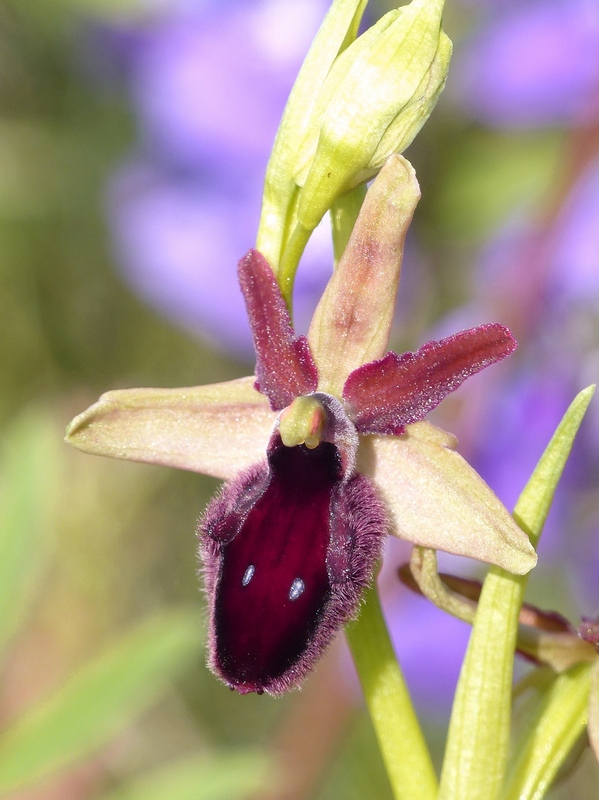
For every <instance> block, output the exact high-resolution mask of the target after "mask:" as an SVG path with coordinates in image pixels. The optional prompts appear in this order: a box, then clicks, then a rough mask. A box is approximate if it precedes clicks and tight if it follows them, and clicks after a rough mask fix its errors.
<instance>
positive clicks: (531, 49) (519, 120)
mask: <svg viewBox="0 0 599 800" xmlns="http://www.w3.org/2000/svg"><path fill="white" fill-rule="evenodd" d="M456 78H457V81H456V82H457V85H458V86H459V90H458V91H459V95H460V98H461V103H462V104H463V106H464V107H465V108H466V109H467V111H468V112H469V113H470V114H471V115H472V116H473V117H474V118H475V119H478V120H479V121H481V122H483V123H485V124H488V125H492V126H496V127H522V126H523V127H527V126H532V127H535V126H539V125H555V124H558V125H576V124H583V123H586V122H589V121H590V120H593V119H596V118H597V117H598V116H599V3H597V1H596V0H535V2H533V3H531V4H524V5H523V4H518V5H516V6H514V7H513V8H512V9H507V10H505V9H502V11H501V14H499V13H496V14H494V15H492V20H491V21H490V22H489V23H488V24H487V25H486V27H484V28H483V29H482V30H481V31H480V32H479V33H478V34H477V35H475V37H474V38H473V40H472V41H471V43H470V45H469V46H466V48H465V49H463V50H462V52H461V54H460V53H458V54H457V58H456V64H455V72H454V80H456Z"/></svg>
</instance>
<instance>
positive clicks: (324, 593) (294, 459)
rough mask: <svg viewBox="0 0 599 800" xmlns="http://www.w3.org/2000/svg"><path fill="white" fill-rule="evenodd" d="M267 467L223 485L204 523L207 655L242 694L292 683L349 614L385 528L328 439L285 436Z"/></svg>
mask: <svg viewBox="0 0 599 800" xmlns="http://www.w3.org/2000/svg"><path fill="white" fill-rule="evenodd" d="M269 467H270V469H269ZM269 467H268V466H267V465H266V464H264V465H263V466H262V467H256V468H254V469H253V470H252V471H248V472H247V473H245V474H244V475H242V476H240V478H239V480H237V481H233V482H231V483H230V484H227V485H225V487H224V488H223V491H222V492H221V494H220V495H219V496H218V497H217V498H215V500H213V501H212V503H211V505H210V506H209V508H208V510H207V512H206V515H205V517H204V519H203V520H202V522H201V524H200V536H201V553H202V557H203V559H204V564H205V580H206V589H207V593H208V596H209V598H210V604H211V614H210V616H211V625H210V628H211V634H210V642H209V650H210V653H209V663H210V666H211V667H212V669H213V670H214V671H215V672H216V673H217V675H219V676H220V677H221V678H222V679H223V680H224V681H225V682H226V683H227V684H228V685H229V686H231V687H232V688H234V689H237V691H239V692H240V693H242V694H245V693H246V692H253V691H255V692H260V693H261V692H263V691H266V692H270V693H271V694H279V693H281V692H284V691H286V690H287V689H289V688H291V687H293V686H297V684H298V683H299V682H300V681H301V679H302V678H303V677H304V676H305V675H306V673H307V672H308V671H309V670H310V669H311V667H312V666H313V664H314V662H315V661H316V659H317V658H318V656H319V655H320V654H321V653H322V651H323V650H324V648H325V647H326V646H327V645H328V643H329V642H330V640H331V638H332V637H333V635H334V634H335V632H336V631H337V630H338V629H339V627H340V626H341V625H342V624H343V623H344V622H346V621H347V620H348V619H350V618H351V616H352V615H353V614H354V613H355V611H356V609H357V606H358V602H359V598H360V594H361V591H362V589H363V588H364V587H365V586H366V584H367V583H368V582H369V581H370V580H371V578H372V573H373V570H374V566H375V564H376V561H377V559H378V557H379V556H380V551H381V546H382V537H383V534H384V532H385V529H386V521H385V514H384V511H383V508H382V506H381V504H380V502H379V501H378V499H377V497H376V494H375V492H374V490H373V488H372V486H371V484H370V482H369V480H368V479H367V478H366V477H364V476H362V475H358V476H354V477H353V478H352V479H350V480H349V481H347V482H342V481H340V480H339V476H340V461H339V456H338V453H337V450H336V448H335V446H334V445H332V444H330V443H328V442H322V443H321V444H320V445H319V446H318V447H317V448H315V449H313V450H309V449H307V448H306V447H304V446H303V445H301V446H298V447H290V448H288V447H284V446H282V445H281V446H280V447H278V448H276V449H274V450H273V452H272V453H271V456H270V457H269ZM265 477H266V478H267V483H266V487H265V488H264V486H265V484H264V480H265ZM256 492H258V495H259V496H257V497H256ZM251 497H254V498H255V499H254V504H253V505H252V507H251V508H250V509H249V510H248V509H247V507H246V501H247V499H248V498H251ZM231 534H233V535H232V536H231Z"/></svg>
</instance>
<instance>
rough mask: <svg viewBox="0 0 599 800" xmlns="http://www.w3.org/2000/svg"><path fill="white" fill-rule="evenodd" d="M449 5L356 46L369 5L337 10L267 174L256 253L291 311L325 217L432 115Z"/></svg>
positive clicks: (343, 0)
mask: <svg viewBox="0 0 599 800" xmlns="http://www.w3.org/2000/svg"><path fill="white" fill-rule="evenodd" d="M443 2H444V0H413V2H412V3H410V4H409V5H407V6H403V7H402V8H399V9H396V10H394V11H390V12H389V13H388V14H386V15H385V16H383V17H382V18H381V19H380V20H379V21H378V22H377V23H376V24H375V25H374V26H373V27H372V28H370V29H369V30H367V31H366V32H365V33H364V34H363V35H362V36H360V37H359V38H358V39H355V40H354V38H353V37H354V36H355V28H356V26H357V21H359V18H360V16H361V13H362V10H363V6H364V3H363V2H359V3H358V2H356V1H355V0H352V2H349V1H348V0H337V2H335V3H333V6H332V8H331V10H330V12H329V14H328V16H327V18H326V19H325V21H324V23H323V26H322V28H321V30H320V31H319V34H318V36H317V37H316V39H315V42H314V45H313V46H312V49H311V50H310V53H309V54H308V57H307V58H306V62H305V64H304V67H303V68H302V71H301V72H300V75H299V77H298V80H297V82H296V85H295V87H294V90H293V92H292V94H291V96H290V99H289V102H288V104H287V108H286V110H285V114H284V117H283V120H282V122H281V126H280V128H279V132H278V134H277V140H276V142H275V146H274V148H273V153H272V156H271V159H270V162H269V165H268V171H267V175H266V183H265V189H264V197H263V205H262V216H261V220H260V229H259V232H258V239H257V247H258V249H259V250H260V251H261V252H262V253H263V254H264V255H265V256H266V258H267V259H268V261H269V263H270V264H271V265H272V267H273V270H274V271H275V273H276V274H277V278H278V281H279V283H280V285H281V288H282V290H283V294H284V296H285V297H286V299H287V301H288V302H289V297H290V294H291V288H292V284H293V278H294V275H295V271H296V269H297V264H298V261H299V258H300V256H301V253H302V252H303V249H304V247H305V245H306V243H307V241H308V239H309V238H310V234H311V232H312V231H313V230H314V228H315V227H316V226H317V225H318V223H319V222H320V220H321V219H322V217H323V216H324V214H326V212H327V211H328V210H329V209H330V208H331V207H332V205H333V203H334V202H335V201H336V199H337V198H338V197H340V196H341V195H342V194H343V193H344V192H346V191H348V190H349V189H352V188H354V187H356V186H358V185H359V184H361V183H363V182H364V181H367V180H369V179H370V178H372V177H374V175H376V174H377V172H378V171H379V169H380V168H381V166H382V165H383V164H384V162H385V160H386V159H387V158H388V156H389V155H391V154H393V153H399V152H401V151H403V150H404V149H405V148H406V147H407V146H408V145H409V144H410V142H411V141H412V140H413V139H414V137H415V136H416V134H417V133H418V131H419V130H420V128H421V127H422V125H423V124H424V123H425V121H426V120H427V119H428V117H429V115H430V113H431V111H432V110H433V108H434V106H435V103H436V102H437V98H438V96H439V94H440V92H441V90H442V88H443V86H444V84H445V78H446V75H447V69H448V66H449V59H450V57H451V49H452V46H451V42H450V40H449V39H448V37H447V36H446V35H445V34H444V33H443V31H442V30H441V13H442V10H443ZM348 41H349V42H351V43H350V44H349V45H348Z"/></svg>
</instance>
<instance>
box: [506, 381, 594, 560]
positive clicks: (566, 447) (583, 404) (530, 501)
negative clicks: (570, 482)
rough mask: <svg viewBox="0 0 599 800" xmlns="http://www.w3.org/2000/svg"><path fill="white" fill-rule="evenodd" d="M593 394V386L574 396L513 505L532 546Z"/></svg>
mask: <svg viewBox="0 0 599 800" xmlns="http://www.w3.org/2000/svg"><path fill="white" fill-rule="evenodd" d="M594 393H595V386H594V385H593V386H589V387H587V388H586V389H583V390H582V392H579V393H578V394H577V395H576V397H575V398H574V400H573V401H572V403H571V404H570V407H569V408H568V410H567V411H566V413H565V414H564V417H563V419H562V421H561V422H560V424H559V425H558V427H557V430H556V431H555V433H554V434H553V437H552V439H551V441H550V442H549V444H548V445H547V448H546V450H545V452H544V453H543V455H542V456H541V458H540V460H539V463H538V464H537V466H536V467H535V471H534V472H533V474H532V477H531V479H530V480H529V481H528V483H527V484H526V486H525V487H524V490H523V492H522V494H521V495H520V497H519V498H518V502H517V503H516V508H515V509H514V518H515V520H516V522H517V523H518V524H519V525H520V527H521V528H522V530H524V531H526V533H528V535H529V536H530V539H531V541H532V543H533V545H534V546H535V547H536V546H537V543H538V541H539V537H540V536H541V531H542V530H543V525H544V524H545V520H546V519H547V514H548V513H549V508H550V506H551V501H552V500H553V495H554V494H555V490H556V488H557V484H558V481H559V479H560V478H561V476H562V472H563V471H564V467H565V466H566V461H567V460H568V456H569V455H570V450H571V449H572V445H573V444H574V437H575V436H576V433H577V432H578V429H579V427H580V423H581V422H582V420H583V417H584V415H585V413H586V410H587V408H588V406H589V403H590V402H591V399H592V397H593V394H594Z"/></svg>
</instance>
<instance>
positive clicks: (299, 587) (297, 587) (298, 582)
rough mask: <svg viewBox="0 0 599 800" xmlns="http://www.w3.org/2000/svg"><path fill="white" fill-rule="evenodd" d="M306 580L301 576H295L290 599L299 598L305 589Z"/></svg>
mask: <svg viewBox="0 0 599 800" xmlns="http://www.w3.org/2000/svg"><path fill="white" fill-rule="evenodd" d="M305 588H306V587H305V585H304V582H303V580H302V579H301V578H295V579H294V581H293V583H292V584H291V588H290V589H289V599H290V600H297V598H298V597H299V596H300V594H302V592H303V591H304V589H305Z"/></svg>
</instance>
